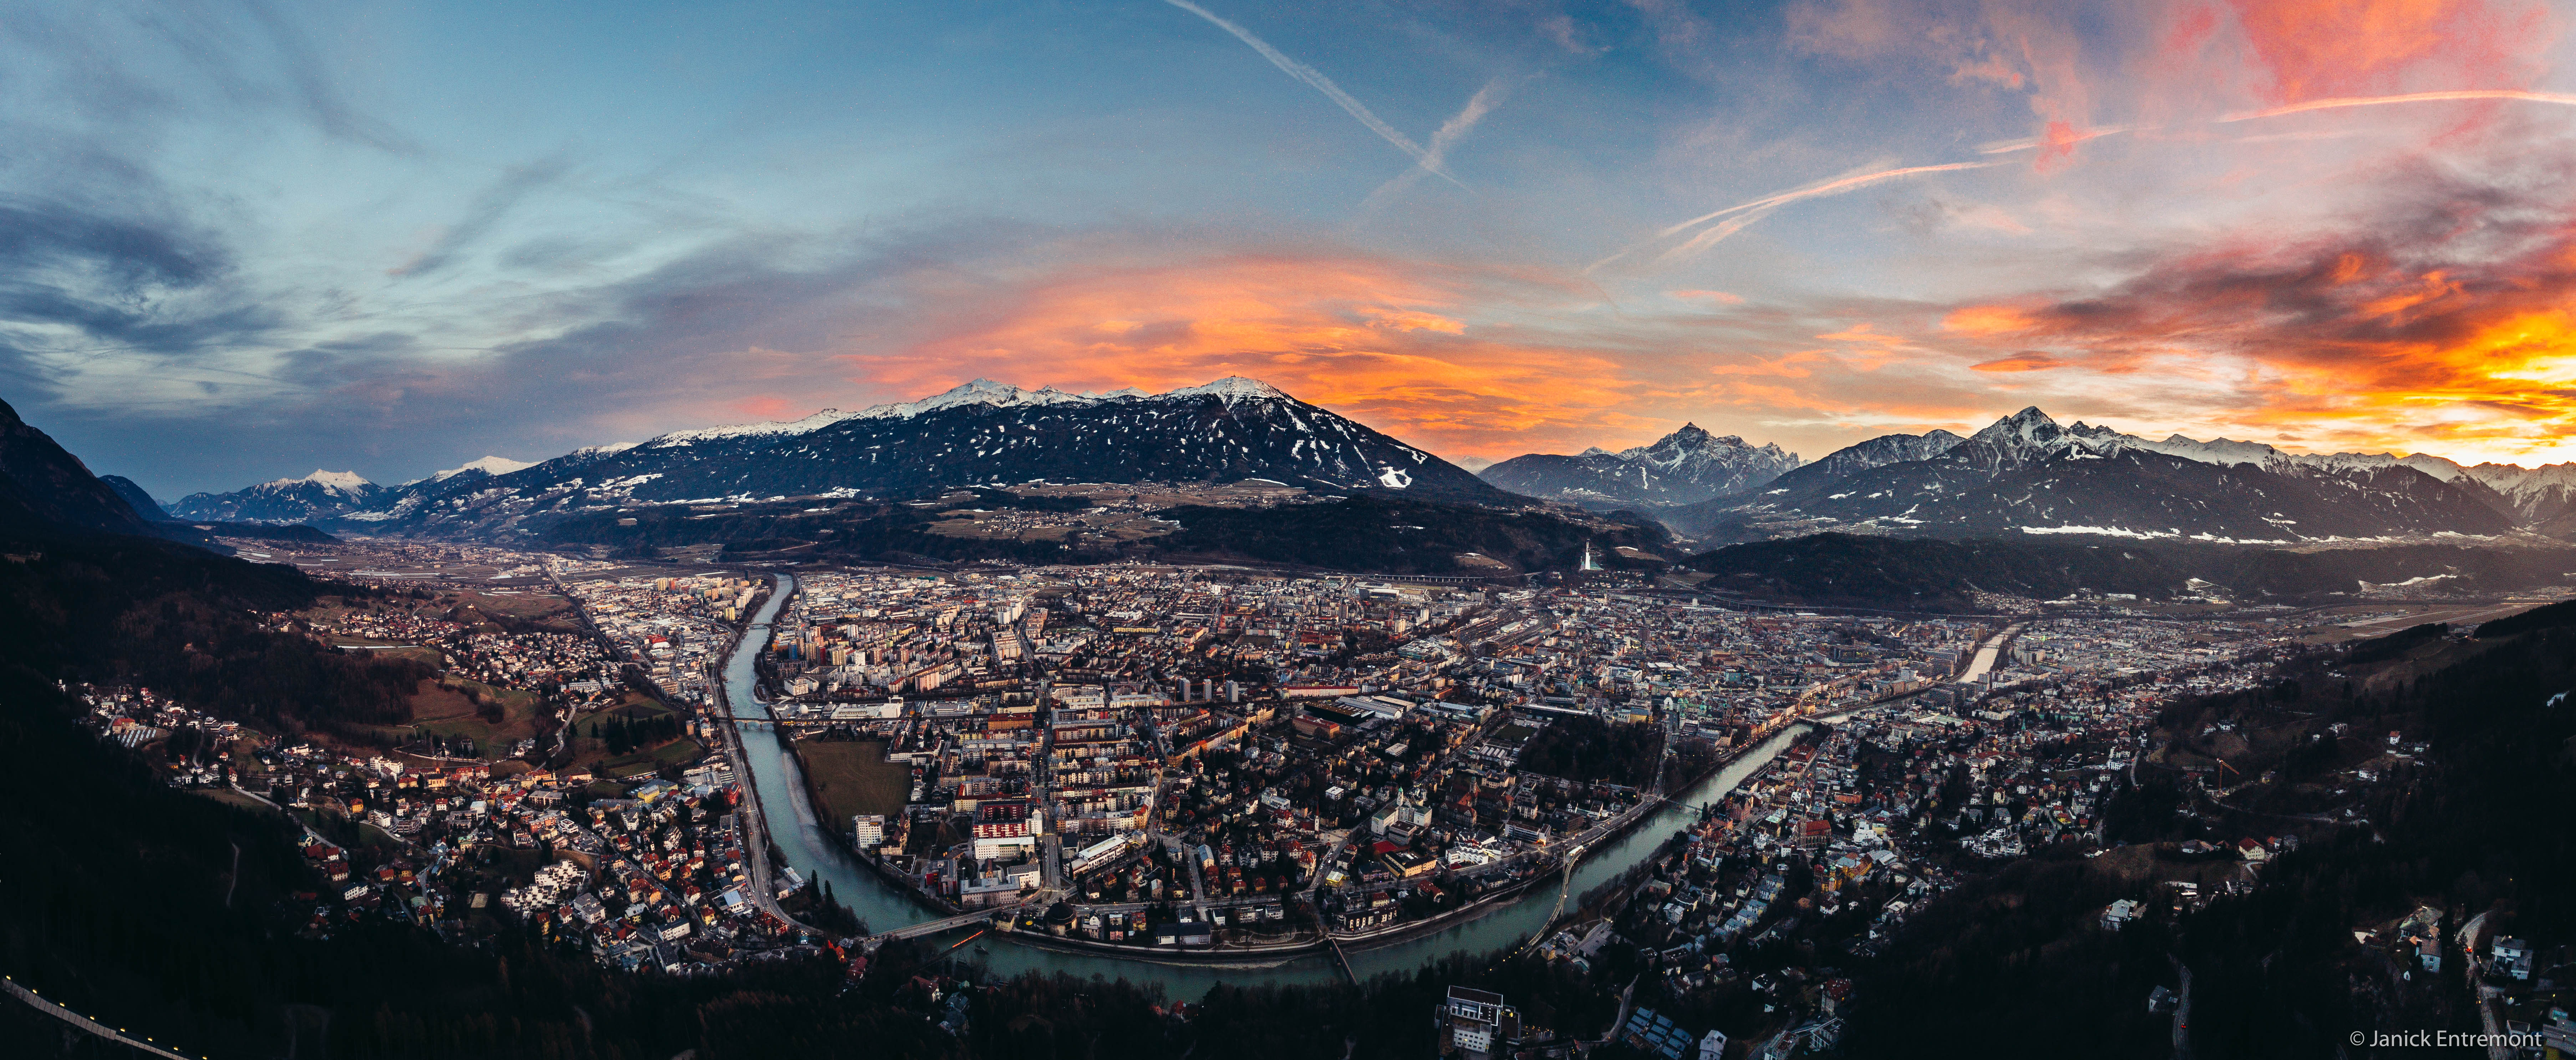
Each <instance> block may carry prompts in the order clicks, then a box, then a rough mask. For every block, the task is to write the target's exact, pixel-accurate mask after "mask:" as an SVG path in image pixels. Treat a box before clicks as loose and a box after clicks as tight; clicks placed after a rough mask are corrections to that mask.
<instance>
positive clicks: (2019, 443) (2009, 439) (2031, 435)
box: [1968, 405, 2066, 449]
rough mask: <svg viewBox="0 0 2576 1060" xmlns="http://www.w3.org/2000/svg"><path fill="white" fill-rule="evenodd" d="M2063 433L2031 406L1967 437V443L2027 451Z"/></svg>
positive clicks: (2062, 430)
mask: <svg viewBox="0 0 2576 1060" xmlns="http://www.w3.org/2000/svg"><path fill="white" fill-rule="evenodd" d="M2065 433H2066V432H2065V429H2064V428H2061V427H2059V426H2058V425H2057V421H2056V420H2053V419H2050V418H2049V416H2048V414H2047V413H2045V412H2041V411H2040V410H2039V406H2037V405H2032V406H2030V407H2029V408H2026V409H2023V410H2021V411H2019V412H2016V413H2013V414H2012V415H2010V416H2006V417H2004V418H2002V419H1999V420H1996V421H1995V422H1994V423H1993V424H1992V425H1990V426H1988V427H1987V428H1986V429H1985V430H1982V431H1978V432H1977V433H1975V434H1972V435H1969V436H1968V441H1969V442H1971V443H1976V442H1983V443H1986V444H1988V445H1995V446H2002V447H2005V448H2009V449H2027V448H2032V447H2037V446H2045V445H2047V444H2049V443H2051V442H2054V441H2056V440H2057V439H2058V438H2059V437H2060V436H2061V435H2063V434H2065Z"/></svg>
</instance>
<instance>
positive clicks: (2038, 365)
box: [1968, 350, 2066, 372]
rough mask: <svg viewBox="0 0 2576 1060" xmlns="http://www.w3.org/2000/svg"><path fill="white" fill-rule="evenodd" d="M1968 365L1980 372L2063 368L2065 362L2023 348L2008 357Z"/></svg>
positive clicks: (2034, 370) (2036, 370) (2035, 370)
mask: <svg viewBox="0 0 2576 1060" xmlns="http://www.w3.org/2000/svg"><path fill="white" fill-rule="evenodd" d="M1968 367H1970V368H1973V369H1976V370H1977V371H1980V372H2044V371H2047V370H2049V369H2051V368H2064V367H2066V362H2065V361H2061V360H2058V359H2057V358H2055V357H2051V356H2049V355H2047V354H2045V353H2041V352H2039V351H2037V350H2024V351H2022V352H2020V353H2016V354H2014V355H2012V356H2010V357H1999V358H1996V359H1995V360H1991V361H1983V362H1980V363H1977V364H1972V365H1969V366H1968Z"/></svg>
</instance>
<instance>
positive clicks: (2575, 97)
mask: <svg viewBox="0 0 2576 1060" xmlns="http://www.w3.org/2000/svg"><path fill="white" fill-rule="evenodd" d="M2476 99H2505V100H2519V101H2521V102H2524V103H2556V104H2558V105H2560V106H2570V107H2576V94H2569V93H2566V92H2527V91H2524V90H2522V89H2518V88H2465V89H2455V90H2452V91H2448V92H2408V93H2405V94H2403V95H2395V96H2337V97H2335V98H2333V99H2312V100H2309V101H2307V102H2305V103H2292V104H2289V105H2288V106H2281V107H2273V108H2271V109H2269V110H2250V111H2243V112H2239V113H2236V114H2230V115H2227V116H2225V117H2222V118H2219V119H2218V120H2219V121H2222V122H2230V121H2251V120H2253V119H2255V118H2277V117H2280V116H2282V115H2284V114H2305V113H2307V112H2308V111H2312V110H2340V109H2342V108H2345V107H2380V106H2386V105H2388V104H2391V103H2450V102H2457V101H2460V100H2476Z"/></svg>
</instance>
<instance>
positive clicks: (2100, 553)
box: [1687, 533, 2576, 610]
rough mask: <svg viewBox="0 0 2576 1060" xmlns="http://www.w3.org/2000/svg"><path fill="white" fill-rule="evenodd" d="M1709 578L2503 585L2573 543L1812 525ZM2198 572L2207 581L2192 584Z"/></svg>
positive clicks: (1916, 592) (1881, 603) (1869, 589)
mask: <svg viewBox="0 0 2576 1060" xmlns="http://www.w3.org/2000/svg"><path fill="white" fill-rule="evenodd" d="M1687 564H1688V565H1689V566H1690V567H1692V568H1694V569H1697V570H1703V571H1708V572H1710V573H1711V574H1712V575H1713V577H1711V578H1710V579H1709V580H1708V582H1707V583H1706V588H1709V589H1712V590H1717V591H1721V592H1729V593H1738V594H1744V595H1749V596H1757V597H1773V598H1779V599H1783V600H1796V601H1800V602H1805V603H1815V604H1842V605H1847V606H1868V607H1917V608H1923V609H1926V610H1955V609H1960V608H1964V607H1966V606H1968V604H1969V602H1970V600H1971V599H1972V598H1973V596H1974V594H1975V593H1977V592H1988V593H1995V594H1999V595H2005V596H2023V597H2034V598H2038V599H2057V598H2060V597H2063V596H2066V595H2067V594H2070V593H2074V592H2077V591H2079V590H2089V591H2091V592H2094V593H2101V594H2111V593H2128V594H2132V595H2136V596H2140V597H2145V598H2149V599H2155V598H2163V597H2169V596H2174V595H2179V594H2183V593H2186V592H2188V593H2190V594H2192V595H2224V596H2229V597H2232V598H2235V599H2239V600H2256V599H2263V598H2267V597H2278V598H2284V599H2300V598H2322V597H2324V596H2325V595H2326V594H2329V593H2337V592H2341V593H2352V592H2355V591H2357V590H2359V589H2361V588H2363V587H2364V583H2370V584H2378V585H2387V584H2393V583H2398V582H2405V581H2408V580H2410V579H2426V580H2429V581H2431V582H2435V583H2438V585H2439V587H2440V588H2442V589H2445V590H2453V591H2464V592H2481V591H2484V592H2504V591H2511V590H2516V589H2522V588H2526V587H2529V586H2532V585H2538V584H2550V583H2555V582H2563V581H2565V580H2567V577H2566V572H2567V571H2569V570H2571V569H2576V548H2563V547H2557V546H2553V545H2522V546H2515V547H2504V548H2494V547H2474V546H2463V545H2379V546H2370V547H2349V548H2312V549H2287V548H2265V547H2255V546H2245V545H2222V544H2208V543H2200V542H2179V541H2154V542H2134V541H2121V540H2116V539H2114V540H2107V541H2106V540H2102V539H2099V538H2093V539H2087V538H2038V537H2031V538H1978V539H1969V540H1963V541H1941V540H1929V539H1921V538H1895V537H1871V536H1861V535H1855V534H1840V533H1829V534H1812V535H1809V536H1806V537H1795V538H1786V539H1783V540H1778V541H1758V542H1752V543H1749V544H1741V545H1728V546H1726V547H1724V548H1720V549H1716V550H1714V551H1710V552H1704V553H1701V554H1699V555H1697V556H1693V557H1691V558H1690V559H1689V560H1688V561H1687ZM2193 579H2198V580H2199V581H2201V582H2202V583H2205V584H2202V585H2198V586H2194V585H2192V584H2191V583H2192V580H2193Z"/></svg>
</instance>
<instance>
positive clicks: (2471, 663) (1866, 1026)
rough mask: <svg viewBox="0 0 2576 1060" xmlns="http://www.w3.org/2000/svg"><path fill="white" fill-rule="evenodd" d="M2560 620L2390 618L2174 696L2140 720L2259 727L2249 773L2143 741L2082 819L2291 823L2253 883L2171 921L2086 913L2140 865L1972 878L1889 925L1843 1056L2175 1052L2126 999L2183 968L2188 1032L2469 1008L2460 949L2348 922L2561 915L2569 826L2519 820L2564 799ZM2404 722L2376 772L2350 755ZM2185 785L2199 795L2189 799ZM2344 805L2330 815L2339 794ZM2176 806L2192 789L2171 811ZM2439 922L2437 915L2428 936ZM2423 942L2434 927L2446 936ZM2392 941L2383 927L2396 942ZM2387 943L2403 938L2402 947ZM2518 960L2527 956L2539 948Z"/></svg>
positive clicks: (2575, 767)
mask: <svg viewBox="0 0 2576 1060" xmlns="http://www.w3.org/2000/svg"><path fill="white" fill-rule="evenodd" d="M2572 686H2576V629H2570V628H2566V627H2551V628H2541V629H2536V630H2532V631H2529V632H2524V633H2518V634H2509V635H2506V636H2502V637H2498V638H2482V639H2478V640H2460V639H2456V638H2453V637H2450V636H2448V635H2447V634H2444V633H2441V632H2439V631H2431V632H2428V631H2423V630H2413V631H2407V632H2405V633H2402V634H2399V635H2397V636H2395V637H2392V638H2385V639H2384V640H2383V641H2381V642H2369V643H2365V644H2363V645H2360V646H2357V647H2356V648H2354V649H2353V650H2352V653H2351V654H2350V655H2348V656H2339V655H2337V654H2336V653H2335V652H2333V651H2332V650H2331V649H2329V650H2327V651H2325V652H2323V653H2321V654H2319V655H2318V656H2316V657H2314V658H2312V659H2310V660H2309V661H2308V662H2307V663H2306V664H2304V665H2303V666H2298V667H2293V668H2292V669H2291V671H2290V677H2289V679H2287V680H2284V681H2282V682H2279V683H2277V684H2275V685H2273V686H2272V687H2270V688H2266V689H2260V690H2254V691H2249V692H2244V693H2235V694H2229V695H2223V696H2217V697H2211V698H2205V699H2200V700H2194V701H2188V702H2185V703H2182V704H2179V705H2177V706H2175V707H2173V708H2170V709H2168V710H2167V711H2166V713H2165V715H2164V717H2163V718H2162V719H2160V722H2159V724H2160V726H2161V727H2163V728H2165V729H2166V730H2167V731H2168V732H2170V733H2177V734H2181V741H2182V745H2183V746H2186V747H2187V746H2191V745H2192V734H2195V733H2200V732H2205V731H2208V727H2210V726H2212V725H2214V724H2215V723H2218V722H2222V721H2224V722H2229V723H2231V724H2233V725H2235V726H2238V727H2240V728H2241V729H2242V730H2244V731H2249V732H2250V731H2257V730H2260V731H2262V732H2264V733H2266V734H2267V742H2266V746H2268V747H2271V748H2274V749H2273V750H2270V751H2265V752H2255V753H2247V754H2243V755H2240V756H2239V757H2237V758H2235V759H2231V764H2232V765H2233V766H2234V767H2235V768H2237V769H2239V770H2241V771H2243V773H2244V774H2245V775H2247V776H2268V779H2267V780H2264V781H2262V782H2258V783H2253V784H2249V785H2245V786H2242V787H2239V788H2236V789H2234V791H2233V792H2232V794H2230V795H2229V796H2228V797H2227V799H2226V800H2225V803H2224V805H2213V804H2211V803H2210V802H2208V801H2205V799H2203V798H2202V797H2200V796H2197V795H2195V794H2194V793H2193V791H2192V790H2191V789H2192V785H2193V784H2194V783H2195V782H2193V781H2191V780H2189V779H2188V778H2187V777H2186V776H2185V775H2184V774H2182V773H2180V772H2177V771H2176V770H2175V769H2173V768H2171V767H2170V766H2162V765H2159V764H2150V765H2149V766H2148V767H2146V768H2141V769H2140V770H2139V779H2140V787H2138V788H2137V789H2135V790H2133V791H2131V792H2130V793H2129V794H2128V795H2126V796H2124V798H2123V801H2121V802H2119V803H2115V804H2114V805H2113V806H2112V807H2111V808H2110V809H2109V811H2108V812H2107V813H2106V818H2107V819H2108V820H2110V821H2111V822H2113V823H2112V824H2110V825H2108V826H2107V827H2108V828H2109V830H2110V831H2112V832H2114V833H2116V834H2114V835H2111V836H2107V837H2106V838H2109V839H2112V840H2115V841H2117V840H2128V841H2137V842H2151V841H2155V840H2160V839H2163V840H2171V839H2180V838H2185V837H2189V836H2195V835H2196V836H2201V837H2205V838H2212V839H2218V840H2229V841H2232V839H2233V838H2234V837H2236V836H2240V835H2254V836H2267V835H2278V834H2282V833H2290V832H2295V833H2297V834H2300V835H2304V836H2305V841H2304V842H2302V843H2300V844H2298V845H2297V847H2296V849H2291V850H2288V851H2287V852H2285V853H2282V854H2279V855H2278V856H2276V857H2274V858H2273V859H2272V860H2271V862H2270V863H2269V864H2267V865H2264V866H2263V867H2262V868H2261V870H2260V872H2259V875H2258V876H2256V877H2255V879H2256V882H2255V884H2254V887H2253V889H2252V891H2251V893H2249V894H2246V895H2244V896H2241V897H2220V898H2217V899H2216V900H2214V901H2212V902H2210V903H2209V904H2208V905H2207V907H2206V908H2204V909H2201V910H2200V911H2198V912H2193V913H2187V914H2184V915H2181V916H2180V917H2178V918H2175V919H2172V920H2170V921H2167V920H2163V919H2159V918H2154V917H2150V918H2145V919H2142V920H2141V921H2140V922H2138V923H2136V924H2133V925H2132V926H2131V927H2130V928H2128V929H2127V930H2125V931H2121V932H2117V933H2112V932H2106V931H2104V930H2102V929H2101V928H2100V927H2099V926H2098V919H2099V915H2098V914H2099V911H2100V909H2101V908H2102V907H2103V906H2104V905H2105V904H2107V903H2108V902H2110V901H2111V900H2113V899H2114V898H2121V897H2128V898H2138V899H2147V900H2153V898H2154V893H2153V887H2152V885H2151V884H2150V883H2148V882H2146V881H2142V880H2140V879H2137V878H2135V877H2133V876H2123V875H2120V874H2118V873H2116V872H2114V871H2112V870H2108V869H2104V868H2101V867H2100V866H2099V865H2097V864H2096V863H2094V862H2091V861H2088V860H2086V859H2083V858H2080V857H2078V856H2076V855H2074V854H2073V853H2071V852H2069V853H2064V854H2060V855H2056V856H2053V857H2046V858H2042V859H2038V860H2033V861H2028V862H2024V863H2022V864H2020V865H2017V866H2015V867H2014V868H2012V869H2010V870H2008V871H2006V872H2004V873H2001V874H1998V875H1996V876H1993V877H1990V878H1987V879H1983V880H1979V881H1972V882H1971V883H1969V884H1968V885H1966V886H1963V887H1961V888H1959V889H1958V890H1956V891H1954V892H1952V893H1950V894H1948V895H1946V896H1944V897H1943V898H1941V899H1940V900H1938V901H1936V902H1934V903H1932V904H1931V905H1929V906H1928V907H1927V908H1926V909H1925V910H1924V911H1923V912H1922V913H1921V915H1919V916H1917V917H1916V918H1915V919H1914V920H1913V921H1912V922H1910V923H1909V924H1908V925H1907V929H1906V931H1905V933H1904V934H1903V935H1902V936H1901V937H1900V938H1899V939H1898V941H1897V943H1896V944H1895V945H1894V946H1893V947H1892V948H1891V949H1890V950H1889V951H1888V952H1887V954H1886V955H1885V956H1884V957H1883V958H1881V960H1880V961H1879V962H1878V964H1877V965H1876V967H1875V968H1874V969H1871V970H1870V972H1869V974H1868V976H1867V979H1866V981H1865V983H1864V990H1863V996H1864V997H1866V998H1868V1001H1867V1003H1866V1006H1865V1007H1864V1009H1863V1010H1862V1011H1861V1012H1860V1013H1859V1014H1858V1015H1857V1016H1856V1017H1855V1019H1854V1020H1853V1027H1854V1037H1853V1039H1852V1040H1851V1041H1850V1042H1849V1043H1847V1044H1848V1045H1849V1047H1851V1048H1853V1049H1855V1050H1857V1052H1855V1053H1854V1054H1853V1055H1898V1054H1899V1053H1902V1054H1905V1055H1924V1054H1925V1052H1926V1050H1927V1048H1928V1049H1929V1051H1930V1053H1931V1055H1945V1056H2021V1055H2062V1053H2063V1052H2064V1051H2066V1050H2067V1049H2068V1048H2069V1047H2070V1046H2072V1047H2075V1048H2077V1049H2078V1050H2080V1051H2081V1052H2083V1053H2084V1054H2085V1055H2089V1056H2105V1057H2136V1058H2139V1060H2147V1058H2158V1060H2161V1058H2164V1057H2169V1056H2173V1055H2176V1049H2175V1044H2174V1038H2173V1034H2172V1025H2173V1021H2172V1020H2171V1019H2169V1018H2167V1017H2164V1016H2160V1015H2151V1014H2149V1013H2148V1012H2147V1011H2146V1007H2145V1002H2146V998H2147V995H2148V993H2149V992H2150V991H2151V990H2152V989H2154V988H2156V987H2159V986H2161V987H2165V988H2167V989H2169V990H2179V989H2180V988H2181V985H2182V978H2181V976H2182V972H2183V970H2184V969H2186V968H2187V969H2189V970H2190V973H2191V980H2190V983H2191V986H2190V990H2191V997H2192V1008H2191V1016H2190V1020H2189V1024H2190V1026H2189V1031H2188V1034H2187V1037H2188V1039H2189V1048H2190V1055H2192V1056H2195V1057H2199V1058H2203V1060H2212V1058H2229V1057H2245V1058H2256V1057H2328V1056H2360V1055H2364V1054H2363V1053H2362V1052H2360V1051H2348V1050H2347V1049H2346V1045H2347V1042H2348V1040H2349V1036H2350V1035H2351V1034H2352V1033H2353V1032H2355V1031H2362V1032H2370V1031H2399V1030H2452V1031H2463V1032H2475V1031H2477V1030H2478V1029H2479V1018H2478V1016H2477V1014H2476V1011H2475V1008H2474V1003H2473V1000H2472V994H2471V984H2469V983H2467V982H2465V981H2464V980H2463V978H2462V975H2461V970H2460V962H2459V961H2457V960H2456V959H2453V960H2448V961H2446V962H2445V965H2444V969H2443V970H2442V971H2440V972H2430V971H2427V970H2425V969H2422V968H2419V967H2415V963H2416V962H2414V961H2413V960H2411V959H2404V958H2392V957H2391V956H2390V953H2391V949H2390V947H2389V945H2388V943H2387V942H2385V941H2382V942H2378V943H2368V944H2366V943H2364V942H2361V941H2358V940H2356V938H2355V932H2370V931H2374V930H2376V929H2379V928H2382V927H2383V926H2385V925H2387V924H2388V923H2389V922H2391V921H2393V920H2395V919H2396V918H2399V917H2402V916H2405V915H2407V914H2409V913H2410V912H2412V911H2415V910H2417V909H2431V910H2433V911H2435V912H2436V913H2438V915H2439V916H2440V917H2441V921H2440V923H2441V925H2443V927H2444V929H2445V930H2446V931H2448V930H2450V929H2456V928H2458V927H2459V926H2460V925H2462V924H2465V923H2467V922H2468V921H2469V920H2470V919H2471V918H2474V917H2477V916H2479V915H2480V914H2486V915H2487V916H2488V917H2489V920H2488V921H2487V922H2485V926H2486V928H2487V929H2488V931H2489V932H2490V933H2491V934H2497V935H2516V936H2520V937H2524V938H2529V939H2533V940H2536V941H2537V942H2538V944H2540V945H2541V946H2543V947H2544V949H2546V948H2548V947H2552V946H2563V945H2564V944H2565V943H2566V941H2567V940H2569V939H2571V938H2576V833H2571V832H2570V831H2569V830H2568V829H2565V828H2562V827H2556V826H2555V825H2550V824H2542V823H2540V822H2555V821H2560V820H2564V819H2565V818H2566V817H2567V816H2568V814H2569V813H2570V812H2571V811H2576V795H2571V792H2576V758H2571V753H2576V742H2571V741H2576V710H2572V709H2570V708H2568V707H2567V706H2566V705H2565V699H2564V698H2562V693H2566V692H2568V691H2569V690H2570V689H2571V687H2572ZM2391 732H2396V733H2402V734H2403V738H2404V740H2405V741H2406V743H2407V744H2408V745H2410V746H2411V745H2413V744H2415V743H2418V742H2420V743H2422V744H2423V745H2424V750H2423V752H2422V753H2421V754H2415V753H2412V752H2409V753H2407V754H2405V755H2404V757H2403V758H2402V759H2399V760H2397V761H2396V764H2394V765H2386V764H2384V763H2385V762H2387V761H2388V759H2385V758H2382V759H2380V762H2381V763H2383V764H2378V765H2374V767H2373V768H2374V769H2386V770H2389V772H2388V773H2386V774H2384V775H2381V774H2374V776H2376V779H2374V780H2357V779H2356V776H2357V774H2356V773H2354V772H2353V766H2354V764H2355V763H2356V762H2362V761H2367V760H2369V759H2371V758H2374V757H2376V756H2380V755H2382V754H2383V753H2384V752H2386V751H2387V750H2389V748H2390V747H2391V746H2392V745H2391V744H2390V743H2389V742H2387V741H2384V740H2383V739H2382V738H2381V734H2383V733H2391ZM2194 806H2197V809H2194ZM2344 808H2349V809H2350V810H2351V812H2350V813H2349V814H2344V813H2339V812H2335V811H2339V810H2341V809H2344ZM2177 809H2191V810H2193V812H2191V813H2189V814H2184V813H2178V812H2176V811H2177ZM2447 937H2449V936H2447V935H2446V938H2447ZM2445 949H2446V951H2447V952H2449V953H2451V954H2453V955H2455V956H2456V954H2457V953H2458V950H2457V949H2456V948H2452V947H2450V946H2448V945H2447V944H2446V946H2445ZM2400 952H2403V951H2400ZM2408 956H2411V954H2409V955H2408ZM2542 974H2547V973H2546V972H2545V971H2544V972H2543V973H2542Z"/></svg>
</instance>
